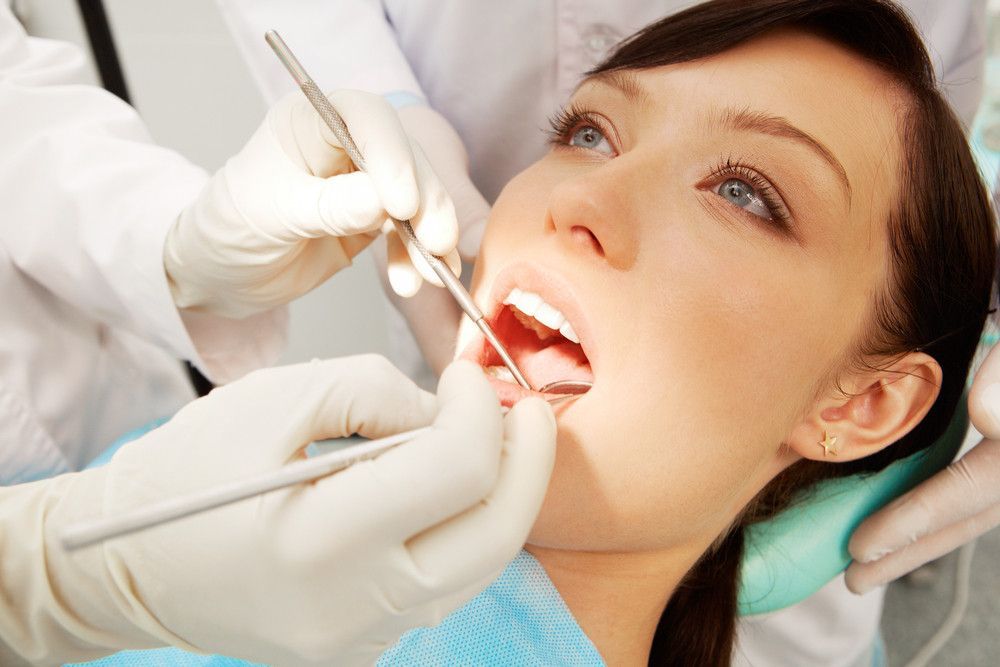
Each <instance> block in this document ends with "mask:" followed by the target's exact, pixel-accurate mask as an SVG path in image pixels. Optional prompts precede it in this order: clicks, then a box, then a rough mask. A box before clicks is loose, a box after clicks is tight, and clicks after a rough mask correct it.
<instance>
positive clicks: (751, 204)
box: [715, 178, 774, 220]
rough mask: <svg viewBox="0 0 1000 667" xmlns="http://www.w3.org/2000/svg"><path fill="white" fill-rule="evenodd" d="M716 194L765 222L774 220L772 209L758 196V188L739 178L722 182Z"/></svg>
mask: <svg viewBox="0 0 1000 667" xmlns="http://www.w3.org/2000/svg"><path fill="white" fill-rule="evenodd" d="M715 194H717V195H719V196H720V197H722V198H723V199H725V200H726V201H728V202H730V203H731V204H733V205H734V206H736V207H738V208H742V209H745V210H746V211H748V212H749V213H752V214H753V215H756V216H757V217H760V218H764V219H765V220H773V219H774V215H773V214H772V213H771V209H770V208H769V207H768V205H767V204H766V203H765V202H764V200H763V198H762V197H761V196H760V194H758V192H757V190H756V188H754V187H753V186H752V185H750V184H749V183H747V182H746V181H744V180H742V179H739V178H730V179H727V180H725V181H723V182H722V184H721V185H719V187H718V188H717V189H716V191H715Z"/></svg>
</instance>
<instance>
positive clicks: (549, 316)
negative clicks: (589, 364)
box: [503, 287, 580, 343]
mask: <svg viewBox="0 0 1000 667" xmlns="http://www.w3.org/2000/svg"><path fill="white" fill-rule="evenodd" d="M503 302H504V303H505V304H507V305H511V306H514V307H515V308H517V309H518V310H520V311H521V312H522V313H524V314H525V315H530V316H532V317H534V318H535V319H536V320H538V321H539V322H541V323H542V324H544V325H545V326H547V327H548V328H550V329H554V330H556V331H558V332H559V333H561V334H562V335H563V336H565V337H566V338H568V339H569V340H571V341H573V342H574V343H579V342H580V338H579V336H577V335H576V332H575V331H573V327H572V326H571V325H570V323H569V321H568V320H567V319H566V316H565V315H563V314H562V313H561V312H559V310H558V309H557V308H555V307H553V306H551V305H549V304H547V303H545V301H544V300H543V299H542V297H540V296H538V295H537V294H535V293H534V292H526V291H524V290H521V289H518V288H517V287H515V288H514V289H512V290H511V291H510V294H508V295H507V298H506V299H504V300H503Z"/></svg>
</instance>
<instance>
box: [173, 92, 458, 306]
mask: <svg viewBox="0 0 1000 667" xmlns="http://www.w3.org/2000/svg"><path fill="white" fill-rule="evenodd" d="M329 98H330V101H331V102H332V103H333V105H334V107H335V108H336V109H337V111H338V112H339V113H340V115H341V116H342V117H343V118H344V122H345V123H346V124H347V126H348V128H349V130H350V132H351V135H352V136H353V137H354V140H355V143H357V145H358V147H359V148H360V150H361V152H362V154H363V155H364V156H365V161H366V163H367V164H366V168H367V172H364V173H362V172H357V171H354V166H353V164H352V163H351V161H350V158H349V157H348V156H347V154H346V153H345V152H344V150H343V148H342V147H341V146H340V144H339V143H338V142H337V140H336V138H335V137H334V136H333V133H332V132H331V131H330V130H329V129H328V128H327V127H326V125H325V124H324V123H323V122H322V120H320V118H319V115H318V114H317V113H316V111H315V110H314V109H313V108H312V106H311V105H310V104H309V102H308V101H307V100H306V98H305V96H304V95H303V94H302V93H300V92H296V93H294V94H291V95H289V96H288V97H286V98H285V99H283V100H282V101H280V102H278V103H277V104H276V105H275V106H274V107H273V108H272V109H271V110H270V111H269V112H268V114H267V117H266V118H265V120H264V122H263V124H262V125H261V127H260V128H259V129H258V130H257V132H256V133H255V134H254V135H253V137H251V139H250V141H249V142H248V143H247V145H246V146H245V147H244V148H243V149H242V150H241V151H240V152H239V153H238V154H237V155H236V156H234V157H233V158H231V159H230V160H229V161H228V162H227V163H226V165H225V166H224V167H223V168H222V169H220V170H219V171H218V172H217V173H216V174H215V176H213V178H212V179H211V180H210V181H209V183H208V185H207V186H206V188H205V189H204V190H203V191H202V193H201V194H200V195H199V197H198V199H197V200H196V201H195V202H194V203H193V204H192V205H191V206H190V207H188V208H187V209H186V210H185V211H184V212H182V213H181V215H180V216H179V217H178V219H177V222H176V223H175V224H174V226H173V228H172V229H171V231H170V233H169V235H168V238H167V241H166V244H165V247H164V256H163V261H164V266H165V268H166V272H167V277H168V279H169V283H170V288H171V292H172V294H173V297H174V302H175V303H176V305H177V306H178V307H179V308H183V309H189V310H192V311H195V312H209V313H212V314H215V315H221V316H223V317H231V318H241V317H246V316H248V315H252V314H254V313H258V312H262V311H265V310H268V309H270V308H273V307H275V306H279V305H282V304H284V303H287V302H289V301H291V300H293V299H295V298H297V297H299V296H301V295H302V294H305V293H306V292H308V291H309V290H311V289H313V288H314V287H316V286H318V285H319V284H321V283H322V282H324V281H325V280H326V279H327V278H329V277H330V276H331V275H333V274H334V273H336V272H337V271H339V270H340V269H342V268H344V267H346V266H348V265H350V263H351V260H352V259H353V257H354V256H355V255H356V254H357V253H359V252H360V251H361V250H362V249H364V248H365V246H367V245H368V244H369V243H371V241H372V240H373V239H374V238H376V237H377V236H378V235H379V231H380V229H382V227H383V224H384V223H386V220H387V217H388V215H389V214H391V215H393V216H395V217H397V218H400V219H403V220H410V221H411V223H412V224H413V228H414V230H415V231H416V233H417V236H418V238H419V239H420V240H421V241H422V242H423V244H424V245H425V246H426V247H427V249H428V250H430V251H431V252H432V253H434V254H437V255H442V256H445V257H446V258H447V260H448V264H449V266H451V267H452V270H453V271H455V272H456V273H458V272H459V271H460V270H461V264H460V262H459V259H458V253H457V251H456V250H455V246H456V244H457V242H458V225H457V223H456V220H455V210H454V206H453V205H452V203H451V200H450V199H449V197H448V194H447V192H446V191H445V189H444V186H443V185H442V184H441V182H440V181H439V180H438V178H437V177H436V176H435V175H434V173H433V171H432V170H431V167H430V165H429V164H428V161H427V159H426V158H425V157H424V155H423V153H422V152H421V150H420V148H419V147H418V146H417V145H416V144H415V143H414V142H412V141H411V140H410V138H409V137H408V136H407V134H406V132H405V131H404V129H403V127H402V125H401V124H400V122H399V119H398V117H397V115H396V112H395V110H394V109H393V108H392V107H391V105H389V103H388V102H386V101H385V100H384V99H382V98H381V97H379V96H377V95H371V94H369V93H363V92H359V91H348V90H342V91H337V92H334V93H332V94H330V95H329ZM394 235H395V232H392V233H391V236H394ZM401 250H402V245H401V244H400V243H399V242H398V239H397V240H396V242H394V243H393V244H392V246H391V248H390V256H391V257H392V258H393V262H392V266H393V267H395V268H394V269H393V271H392V274H391V275H390V281H391V282H392V283H393V285H397V284H398V285H402V287H401V288H400V289H401V290H403V291H405V290H411V291H416V287H419V283H420V276H423V278H425V279H427V280H430V281H431V282H434V283H435V284H440V280H439V279H438V278H437V276H436V275H434V273H433V272H432V271H431V270H430V267H428V266H427V265H426V263H424V262H422V261H418V262H416V267H417V268H416V269H414V264H411V263H410V261H409V259H408V257H407V255H406V251H405V250H402V252H400V251H401ZM414 285H415V286H414Z"/></svg>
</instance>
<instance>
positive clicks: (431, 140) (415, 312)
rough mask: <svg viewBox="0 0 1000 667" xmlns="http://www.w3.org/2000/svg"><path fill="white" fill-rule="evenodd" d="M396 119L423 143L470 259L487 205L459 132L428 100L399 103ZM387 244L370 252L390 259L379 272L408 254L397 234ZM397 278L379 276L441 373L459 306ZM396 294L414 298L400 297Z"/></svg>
mask: <svg viewBox="0 0 1000 667" xmlns="http://www.w3.org/2000/svg"><path fill="white" fill-rule="evenodd" d="M399 119H400V121H401V122H402V124H403V127H404V128H405V130H406V132H407V134H409V135H410V137H411V138H412V139H413V140H415V141H416V142H417V143H418V144H419V145H420V146H421V148H423V151H424V154H425V155H426V156H427V159H428V160H429V161H430V164H431V167H433V169H434V173H436V174H437V175H438V178H440V179H441V183H442V184H443V185H444V187H445V189H446V190H447V192H448V194H449V195H450V197H451V200H452V202H454V205H455V212H456V214H457V216H458V227H459V241H458V251H459V254H460V255H461V257H462V259H463V260H465V261H466V262H470V263H471V262H474V261H475V259H476V255H478V254H479V244H480V243H481V242H482V239H483V232H484V231H485V229H486V221H487V218H489V215H490V206H489V204H488V203H487V202H486V199H484V198H483V196H482V195H481V194H480V193H479V190H478V189H477V188H476V186H475V185H474V184H473V183H472V180H471V179H470V178H469V158H468V154H467V153H466V151H465V146H463V145H462V140H461V138H460V137H459V136H458V133H457V132H456V131H455V129H454V128H453V127H452V126H451V124H450V123H449V122H448V121H447V120H446V119H445V118H444V116H442V115H441V114H439V113H438V112H437V111H434V110H433V109H431V108H429V107H426V106H422V105H411V106H406V107H403V108H402V109H400V110H399ZM388 250H389V254H388V258H387V257H386V255H385V253H382V252H376V253H375V254H374V256H375V261H376V263H377V264H378V265H379V266H380V267H382V268H385V267H386V266H387V265H388V270H387V271H386V270H383V271H382V272H381V275H383V276H386V275H387V276H393V275H394V274H398V273H399V272H400V271H401V269H400V268H397V267H396V265H398V264H403V265H404V266H405V264H404V262H405V260H406V255H405V252H404V251H403V249H402V246H401V245H400V242H399V240H398V239H389V244H388ZM399 282H400V281H399V280H397V283H396V284H391V285H390V284H389V283H388V282H386V281H383V287H384V288H386V289H385V292H386V294H387V295H388V296H389V300H390V301H392V303H393V305H394V306H395V307H396V309H397V310H399V312H400V313H402V315H403V317H405V318H406V321H407V324H408V325H409V327H410V330H411V331H412V332H413V335H414V338H416V340H417V344H418V345H419V346H420V351H421V353H422V354H423V356H424V359H426V360H427V362H428V365H429V366H430V367H431V369H432V370H434V372H436V373H440V372H441V370H442V369H443V368H444V367H445V366H446V365H447V364H448V362H450V361H451V360H452V359H453V358H454V356H455V349H454V344H455V339H456V337H457V331H458V323H459V321H460V319H461V317H462V312H461V310H460V309H459V307H458V305H457V304H455V302H454V299H452V298H451V296H450V295H449V294H448V293H447V292H446V291H445V290H442V289H437V288H436V287H434V286H430V285H420V284H419V282H416V283H414V284H412V285H400V284H399ZM401 287H405V288H407V289H401ZM410 288H412V289H410ZM418 288H419V292H418V291H417V289H418ZM399 295H402V296H405V297H412V298H400V296H399Z"/></svg>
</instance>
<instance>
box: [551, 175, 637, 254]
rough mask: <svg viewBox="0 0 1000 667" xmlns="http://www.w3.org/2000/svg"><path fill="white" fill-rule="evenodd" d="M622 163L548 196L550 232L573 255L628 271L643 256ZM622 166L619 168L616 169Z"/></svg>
mask: <svg viewBox="0 0 1000 667" xmlns="http://www.w3.org/2000/svg"><path fill="white" fill-rule="evenodd" d="M624 161H625V160H624V158H623V157H618V158H616V159H615V160H613V161H609V162H606V163H604V164H603V165H601V166H600V167H597V168H595V169H590V170H588V171H587V172H586V173H584V174H576V175H573V176H570V177H568V178H566V179H564V180H562V181H560V182H559V183H558V184H557V185H556V186H555V187H554V188H553V189H552V191H551V193H550V195H549V216H548V231H549V232H550V233H552V234H555V235H556V236H557V237H558V239H559V241H560V242H561V243H563V244H565V245H566V246H567V247H568V248H569V249H570V250H571V251H572V252H575V253H583V254H585V255H587V256H589V257H591V258H593V259H594V260H596V261H602V262H606V263H607V264H609V265H610V266H612V267H614V268H616V269H627V268H629V267H630V266H632V264H634V263H635V259H636V256H637V255H638V252H639V238H638V225H637V224H635V223H636V220H635V219H634V218H633V216H632V215H631V211H632V208H633V204H632V202H631V195H632V188H630V187H629V182H630V181H631V180H633V179H631V178H630V176H629V173H628V169H629V167H628V165H625V164H624ZM616 163H618V164H616Z"/></svg>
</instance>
